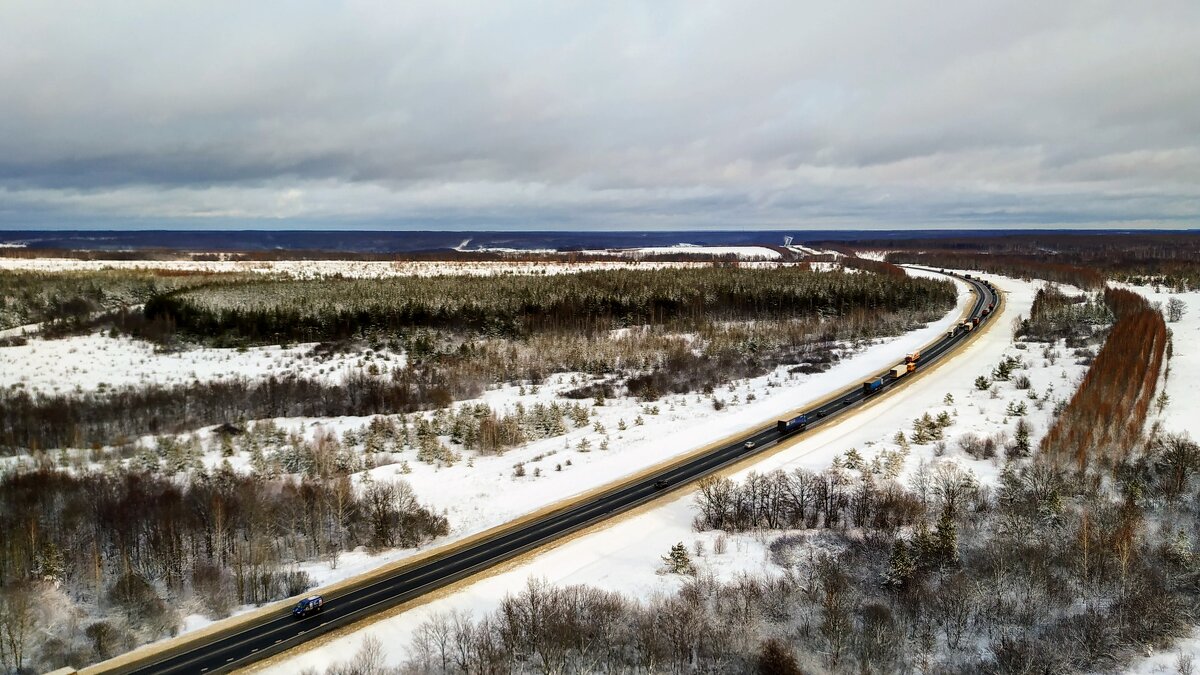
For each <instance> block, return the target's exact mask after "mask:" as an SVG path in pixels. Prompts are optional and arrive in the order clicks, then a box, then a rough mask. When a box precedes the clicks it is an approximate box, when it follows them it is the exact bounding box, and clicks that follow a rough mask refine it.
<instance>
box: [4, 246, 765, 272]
mask: <svg viewBox="0 0 1200 675" xmlns="http://www.w3.org/2000/svg"><path fill="white" fill-rule="evenodd" d="M762 250H763V251H766V252H769V253H772V254H774V256H767V254H766V253H764V254H763V256H760V257H778V253H776V252H775V251H772V250H771V249H762ZM710 264H711V263H708V262H699V261H698V262H662V261H646V260H621V259H615V260H612V261H608V260H604V261H595V262H578V263H568V262H520V261H505V262H448V261H379V260H369V261H362V260H271V261H235V260H76V259H74V258H0V271H4V270H13V271H15V270H23V271H34V272H85V271H98V270H107V269H112V270H164V271H170V272H243V273H254V274H277V275H281V276H286V277H289V278H295V279H320V278H326V277H332V276H343V277H352V278H359V279H382V278H387V277H397V276H437V275H448V274H464V275H466V274H470V275H477V276H492V275H497V274H570V273H573V272H586V271H594V270H621V269H679V268H685V267H707V266H709V265H710ZM745 264H746V265H748V266H752V267H753V266H764V267H775V266H776V265H777V264H778V263H775V262H753V261H750V262H747V263H745Z"/></svg>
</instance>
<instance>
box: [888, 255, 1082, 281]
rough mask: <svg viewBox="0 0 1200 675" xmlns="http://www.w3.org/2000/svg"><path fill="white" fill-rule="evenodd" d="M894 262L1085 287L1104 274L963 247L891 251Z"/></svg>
mask: <svg viewBox="0 0 1200 675" xmlns="http://www.w3.org/2000/svg"><path fill="white" fill-rule="evenodd" d="M887 260H888V261H889V262H894V263H911V264H916V265H926V266H929V267H939V268H950V269H958V270H979V271H981V272H991V273H992V274H1003V275H1005V276H1009V277H1014V278H1017V279H1025V280H1031V279H1044V280H1045V281H1052V282H1054V283H1060V284H1071V285H1073V286H1076V287H1078V288H1082V289H1086V290H1098V289H1100V288H1103V287H1104V283H1105V275H1104V273H1103V272H1101V271H1098V270H1096V269H1095V268H1093V267H1084V266H1082V265H1078V264H1073V263H1066V262H1053V261H1052V260H1053V259H1052V258H1051V259H1049V260H1048V259H1047V258H1046V256H1015V255H997V254H989V253H968V252H962V251H894V252H892V253H889V254H887Z"/></svg>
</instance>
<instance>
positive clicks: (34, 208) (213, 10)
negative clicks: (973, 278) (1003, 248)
mask: <svg viewBox="0 0 1200 675" xmlns="http://www.w3.org/2000/svg"><path fill="white" fill-rule="evenodd" d="M1046 5H1048V6H1046ZM1197 64H1200V4H1197V3H1195V2H1194V1H1193V0H1151V1H1150V2H1146V3H1125V2H1122V3H1118V2H1104V1H1090V0H1062V1H1061V2H1056V3H1032V2H1030V3H1023V2H1019V3H998V2H973V1H969V2H961V3H935V2H918V3H889V2H882V1H881V0H873V1H858V2H855V1H850V2H844V3H796V2H785V1H780V2H750V3H745V2H743V3H731V2H730V3H725V2H711V3H696V2H685V1H678V2H668V1H662V2H645V3H637V2H629V3H598V4H597V3H593V4H584V3H552V4H550V5H549V6H547V5H546V3H522V2H514V3H485V2H474V3H472V2H461V3H388V2H381V1H380V2H374V1H361V2H347V3H343V4H341V5H335V4H334V3H324V2H309V3H274V2H261V3H232V2H231V3H194V4H191V3H158V2H148V1H146V2H113V3H91V4H84V5H82V6H81V5H79V4H76V3H67V2H56V1H53V0H43V1H40V2H15V3H5V4H2V5H0V226H8V227H19V226H21V225H23V224H39V225H44V224H53V223H55V222H62V223H68V224H70V223H80V222H87V221H95V222H120V221H122V220H123V219H126V220H128V219H135V220H136V219H149V220H153V221H154V222H160V223H169V224H178V225H181V226H191V227H201V226H204V225H205V224H206V223H214V222H230V223H244V224H251V225H252V224H255V223H259V222H263V223H285V224H286V223H313V222H316V223H321V222H327V223H348V224H396V225H419V226H425V227H436V226H438V225H439V224H440V223H447V224H453V225H455V226H464V225H465V226H472V225H478V226H488V225H492V226H495V225H503V226H522V225H526V226H531V227H537V226H543V227H544V226H548V225H549V226H594V227H641V226H646V227H651V226H653V227H661V226H673V227H711V226H728V227H740V226H791V227H796V226H804V225H813V226H829V225H846V226H898V227H904V226H920V225H945V226H951V225H971V224H982V225H994V224H997V223H1005V224H1008V223H1011V224H1092V225H1105V224H1121V225H1123V226H1128V225H1130V224H1137V225H1162V226H1177V225H1180V224H1186V225H1193V226H1194V225H1196V224H1197V221H1200V208H1198V206H1197V204H1198V202H1200V68H1197V67H1196V66H1197Z"/></svg>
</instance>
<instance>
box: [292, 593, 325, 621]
mask: <svg viewBox="0 0 1200 675" xmlns="http://www.w3.org/2000/svg"><path fill="white" fill-rule="evenodd" d="M322 609H325V600H324V599H323V598H322V597H321V596H319V595H310V596H308V597H307V598H305V599H303V600H301V601H300V602H298V603H296V606H295V607H293V608H292V616H294V617H296V618H297V619H303V618H304V617H306V616H309V615H312V614H316V613H317V612H320V611H321V610H322Z"/></svg>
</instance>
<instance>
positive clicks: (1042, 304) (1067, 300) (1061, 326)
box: [1017, 285, 1113, 346]
mask: <svg viewBox="0 0 1200 675" xmlns="http://www.w3.org/2000/svg"><path fill="white" fill-rule="evenodd" d="M1112 321H1113V315H1112V311H1111V310H1110V309H1109V308H1108V306H1107V305H1106V304H1105V303H1103V302H1101V301H1099V300H1093V299H1092V297H1090V296H1088V295H1079V296H1069V295H1067V294H1066V293H1063V292H1062V291H1061V290H1060V289H1059V288H1058V287H1056V286H1050V285H1047V286H1044V287H1042V288H1039V289H1038V292H1037V294H1036V295H1035V296H1034V298H1033V306H1032V307H1031V308H1030V310H1029V318H1028V319H1024V320H1022V322H1021V327H1020V329H1019V330H1018V331H1017V334H1018V335H1019V336H1021V337H1024V338H1026V339H1028V340H1032V341H1036V342H1054V341H1055V340H1067V342H1068V346H1070V345H1071V344H1072V343H1077V342H1079V341H1081V340H1085V339H1086V338H1088V337H1090V336H1091V335H1092V334H1093V333H1094V332H1095V331H1096V330H1097V328H1098V327H1100V326H1106V325H1108V324H1111V323H1112Z"/></svg>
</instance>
